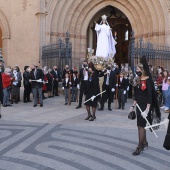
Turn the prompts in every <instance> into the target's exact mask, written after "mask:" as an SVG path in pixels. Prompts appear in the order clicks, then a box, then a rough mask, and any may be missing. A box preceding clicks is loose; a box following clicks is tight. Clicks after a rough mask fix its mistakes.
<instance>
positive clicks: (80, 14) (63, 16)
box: [46, 0, 169, 65]
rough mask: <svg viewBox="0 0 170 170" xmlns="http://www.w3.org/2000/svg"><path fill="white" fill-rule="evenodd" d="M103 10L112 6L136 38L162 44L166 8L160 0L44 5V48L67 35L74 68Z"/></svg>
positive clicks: (65, 1) (81, 0) (57, 1)
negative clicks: (120, 13) (119, 12)
mask: <svg viewBox="0 0 170 170" xmlns="http://www.w3.org/2000/svg"><path fill="white" fill-rule="evenodd" d="M106 6H114V7H116V8H118V9H119V10H121V11H122V12H123V13H124V14H125V15H126V16H127V17H128V19H129V21H130V23H131V26H132V29H133V30H134V32H135V36H136V38H139V37H141V36H143V38H144V40H145V41H147V40H150V41H152V42H158V43H161V44H163V43H166V36H165V35H166V32H167V30H168V29H169V26H168V23H166V22H165V18H166V19H167V16H166V15H165V8H166V9H167V11H168V7H167V4H166V3H165V2H162V1H160V0H154V2H153V1H146V0H141V1H135V0H129V1H127V0H121V1H120V0H93V1H91V0H86V1H84V0H77V1H74V0H70V1H68V0H62V1H60V0H49V4H47V12H48V16H47V18H46V19H47V20H46V40H47V42H46V43H47V44H48V43H50V42H53V41H56V36H57V37H64V36H65V35H64V33H65V32H66V31H69V32H70V34H71V41H72V44H73V54H72V56H73V57H74V60H73V61H74V63H73V64H75V65H78V64H79V62H80V61H81V60H83V59H84V58H85V56H86V49H87V44H86V38H87V28H88V25H89V23H90V21H91V19H92V18H93V16H94V15H95V14H96V13H97V12H98V11H100V10H101V9H102V8H105V7H106Z"/></svg>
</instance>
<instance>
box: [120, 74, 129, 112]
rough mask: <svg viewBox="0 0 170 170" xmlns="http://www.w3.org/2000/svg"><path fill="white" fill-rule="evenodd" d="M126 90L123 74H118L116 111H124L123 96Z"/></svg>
mask: <svg viewBox="0 0 170 170" xmlns="http://www.w3.org/2000/svg"><path fill="white" fill-rule="evenodd" d="M126 90H127V85H126V79H125V78H124V72H123V71H121V72H120V77H119V79H118V103H119V107H118V109H121V108H122V110H124V108H125V94H126Z"/></svg>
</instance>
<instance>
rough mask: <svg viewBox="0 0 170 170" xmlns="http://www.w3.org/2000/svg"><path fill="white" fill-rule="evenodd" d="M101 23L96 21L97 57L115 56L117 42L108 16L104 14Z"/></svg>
mask: <svg viewBox="0 0 170 170" xmlns="http://www.w3.org/2000/svg"><path fill="white" fill-rule="evenodd" d="M101 18H102V21H101V23H102V24H101V23H100V24H97V23H96V26H95V30H96V33H97V49H96V56H97V57H104V58H105V57H111V56H112V57H114V55H115V54H116V48H115V45H116V44H117V42H116V41H115V40H114V38H113V35H112V31H111V28H110V26H109V24H108V22H107V16H106V15H103V16H102V17H101Z"/></svg>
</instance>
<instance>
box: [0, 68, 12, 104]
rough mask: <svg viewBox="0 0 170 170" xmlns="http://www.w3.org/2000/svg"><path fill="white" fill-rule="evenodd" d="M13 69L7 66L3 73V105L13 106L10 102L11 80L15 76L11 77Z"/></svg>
mask: <svg viewBox="0 0 170 170" xmlns="http://www.w3.org/2000/svg"><path fill="white" fill-rule="evenodd" d="M10 72H11V69H9V68H5V71H4V73H2V86H3V106H4V107H7V106H12V105H11V104H10V102H9V95H10V89H11V82H12V81H13V80H14V78H11V74H10Z"/></svg>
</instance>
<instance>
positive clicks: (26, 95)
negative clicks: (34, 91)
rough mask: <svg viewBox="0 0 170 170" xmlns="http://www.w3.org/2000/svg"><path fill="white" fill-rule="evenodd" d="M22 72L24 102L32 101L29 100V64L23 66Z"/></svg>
mask: <svg viewBox="0 0 170 170" xmlns="http://www.w3.org/2000/svg"><path fill="white" fill-rule="evenodd" d="M24 70H25V71H24V73H23V79H24V81H23V84H24V97H23V98H24V103H27V102H32V101H31V100H30V94H31V83H30V82H29V79H30V71H31V69H30V68H29V66H25V67H24Z"/></svg>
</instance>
